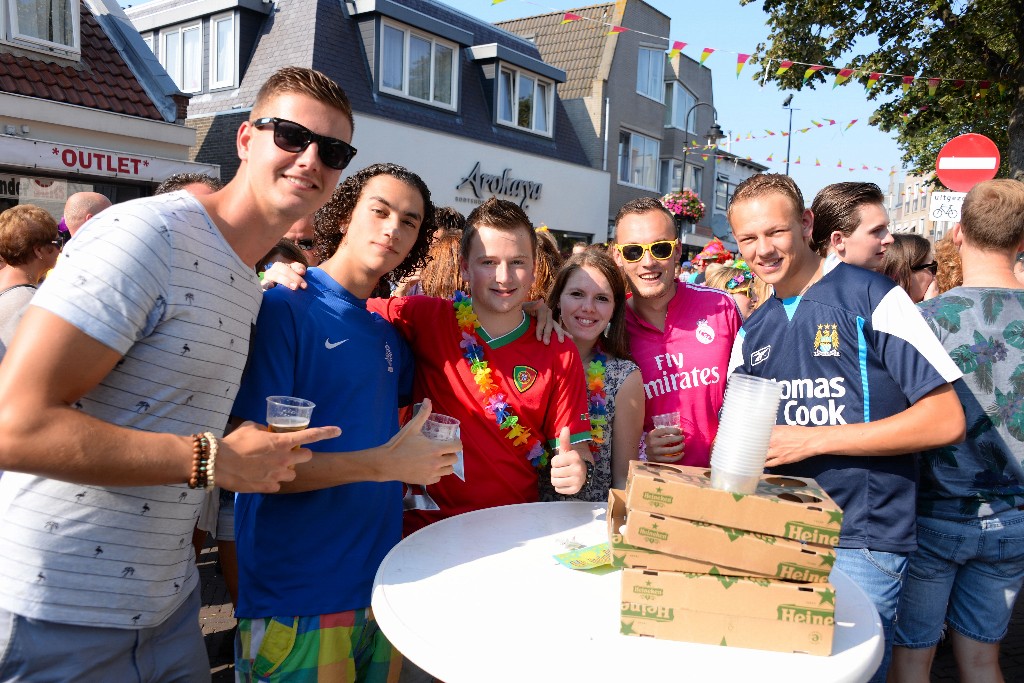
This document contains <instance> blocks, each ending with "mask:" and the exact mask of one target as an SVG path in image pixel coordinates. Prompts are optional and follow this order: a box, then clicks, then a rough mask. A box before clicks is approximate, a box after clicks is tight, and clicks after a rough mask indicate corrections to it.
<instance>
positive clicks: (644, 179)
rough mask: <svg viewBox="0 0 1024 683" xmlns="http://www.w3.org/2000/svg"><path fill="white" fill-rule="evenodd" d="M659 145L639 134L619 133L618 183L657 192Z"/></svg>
mask: <svg viewBox="0 0 1024 683" xmlns="http://www.w3.org/2000/svg"><path fill="white" fill-rule="evenodd" d="M660 146H661V145H660V143H659V142H658V141H657V140H655V139H654V138H649V137H647V136H645V135H640V134H639V133H631V132H629V131H625V130H624V131H622V132H620V133H619V182H620V183H622V184H624V185H632V186H633V187H640V188H643V189H645V190H653V191H655V192H656V191H657V190H658V150H659V148H660Z"/></svg>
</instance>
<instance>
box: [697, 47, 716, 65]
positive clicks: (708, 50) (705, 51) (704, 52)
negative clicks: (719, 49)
mask: <svg viewBox="0 0 1024 683" xmlns="http://www.w3.org/2000/svg"><path fill="white" fill-rule="evenodd" d="M714 52H715V48H713V47H706V48H704V49H703V50H701V53H700V63H701V64H703V63H704V60H706V59H707V58H708V57H710V56H711V55H712V54H713V53H714Z"/></svg>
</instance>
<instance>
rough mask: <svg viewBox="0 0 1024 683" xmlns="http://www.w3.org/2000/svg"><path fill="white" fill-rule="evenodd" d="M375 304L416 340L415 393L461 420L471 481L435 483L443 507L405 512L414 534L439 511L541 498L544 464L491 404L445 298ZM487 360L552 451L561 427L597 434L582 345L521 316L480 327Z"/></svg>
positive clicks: (581, 437) (576, 436) (576, 437)
mask: <svg viewBox="0 0 1024 683" xmlns="http://www.w3.org/2000/svg"><path fill="white" fill-rule="evenodd" d="M368 308H369V309H370V310H371V311H376V312H377V313H380V314H381V315H382V316H384V318H385V319H387V320H389V321H390V322H391V323H392V324H393V325H394V326H395V327H397V328H398V330H399V332H401V334H402V335H403V336H404V337H405V338H406V339H407V340H408V341H409V346H411V347H412V351H413V356H414V357H415V359H416V371H415V380H414V382H413V396H414V400H416V401H421V400H423V398H424V397H426V398H429V399H430V400H431V402H432V403H433V406H434V412H437V413H442V414H444V415H450V416H451V417H454V418H456V419H457V420H459V421H460V423H461V433H462V444H463V449H464V450H463V457H464V463H465V474H466V481H465V482H463V481H462V480H460V479H459V478H458V477H455V476H447V477H444V478H442V479H441V481H439V482H438V483H437V484H433V485H431V486H429V487H428V491H429V493H430V495H431V497H433V499H434V500H435V501H436V502H437V504H438V506H440V508H441V509H440V511H433V512H428V511H425V510H410V511H408V512H406V513H405V533H406V535H408V534H411V533H412V532H414V531H416V530H417V529H420V528H422V527H424V526H426V525H427V524H430V523H432V522H436V521H437V520H439V519H444V518H446V517H451V516H453V515H457V514H460V513H463V512H469V511H470V510H480V509H482V508H488V507H496V506H499V505H511V504H514V503H531V502H536V501H537V473H538V471H537V469H536V468H534V467H533V466H532V465H531V464H530V461H529V460H528V459H527V447H526V446H525V445H519V446H515V445H513V443H512V440H510V439H508V438H506V436H507V434H508V430H504V431H503V430H500V429H499V428H498V424H497V423H496V421H495V419H494V418H493V417H492V416H491V415H490V414H489V413H487V412H485V411H484V397H483V394H482V393H480V390H479V389H478V388H477V384H476V382H475V380H474V379H473V373H472V372H470V369H469V362H468V361H467V360H466V359H465V358H464V357H463V355H462V352H463V349H462V348H461V347H460V346H459V343H460V342H461V341H462V331H461V330H460V329H459V327H458V324H457V323H456V320H455V309H454V306H453V305H452V302H451V301H449V300H447V299H436V298H432V297H426V296H411V297H395V298H391V299H370V301H369V302H368ZM478 332H479V333H480V337H481V338H482V340H483V345H484V360H485V361H487V366H488V367H489V368H490V369H491V378H492V380H493V381H494V382H495V383H496V384H497V385H498V386H499V387H500V389H501V391H502V393H504V394H505V400H506V401H507V402H508V404H509V407H510V408H511V410H512V412H513V413H514V414H515V415H517V416H518V417H519V424H522V425H526V426H527V427H529V428H530V430H531V431H532V432H533V434H534V435H535V436H537V438H539V439H540V440H541V441H542V442H545V443H546V444H547V446H548V449H549V452H550V453H553V452H554V448H553V447H554V443H555V439H556V438H557V435H558V433H559V432H560V431H561V429H562V427H565V426H568V427H569V432H570V434H571V441H572V443H580V442H582V441H589V440H590V417H589V415H588V413H587V387H586V379H585V375H584V372H583V363H582V361H581V360H580V355H579V351H578V350H577V349H576V345H575V344H573V343H572V342H571V341H570V340H568V339H567V340H566V341H565V342H559V341H558V340H557V339H555V338H552V340H551V344H550V345H545V344H544V343H543V342H539V341H537V338H536V333H535V323H534V321H533V320H532V319H530V318H528V317H526V316H524V319H523V323H522V324H521V325H520V326H519V327H517V328H516V329H514V330H512V331H511V332H509V333H508V334H506V335H504V336H502V337H500V338H498V339H491V338H490V336H489V335H487V333H486V332H485V331H484V330H483V329H479V330H478Z"/></svg>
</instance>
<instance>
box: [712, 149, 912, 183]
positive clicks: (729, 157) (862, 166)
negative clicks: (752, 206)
mask: <svg viewBox="0 0 1024 683" xmlns="http://www.w3.org/2000/svg"><path fill="white" fill-rule="evenodd" d="M697 149H700V158H701V159H702V160H704V161H708V160H709V159H712V158H714V159H715V161H716V162H719V163H726V164H728V163H733V164H735V163H738V162H739V161H740V160H743V161H750V162H753V163H763V164H765V165H773V164H785V163H786V158H785V157H783V158H781V159H780V160H776V159H775V153H774V152H772V153H771V154H769V155H768V156H766V157H764V158H763V160H762V159H755V158H754V157H753V156H750V155H748V156H745V157H741V156H739V155H737V154H731V153H725V154H712V153H711V152H712V151H713V150H717V149H718V148H717V147H716V146H715V145H703V146H701V145H699V144H694V146H693V148H692V151H694V153H696V151H697ZM791 163H792V164H793V165H798V164H799V165H802V166H804V167H808V168H809V167H810V166H811V163H810V162H809V161H808V162H807V163H806V164H802V163H801V158H800V157H799V156H798V157H797V158H796V159H795V160H793V161H792V162H791ZM814 167H815V168H821V167H824V164H822V162H821V159H820V158H817V157H815V159H814ZM835 168H845V169H846V170H848V171H880V172H883V173H885V172H886V170H885V169H884V168H882V167H881V166H878V165H872V164H866V163H864V162H860V163H858V164H854V165H851V166H847V165H846V164H844V163H843V161H842V159H839V160H838V161H837V162H836V165H835ZM888 174H889V175H890V176H892V175H895V174H896V167H895V166H892V167H891V168H890V169H889V171H888Z"/></svg>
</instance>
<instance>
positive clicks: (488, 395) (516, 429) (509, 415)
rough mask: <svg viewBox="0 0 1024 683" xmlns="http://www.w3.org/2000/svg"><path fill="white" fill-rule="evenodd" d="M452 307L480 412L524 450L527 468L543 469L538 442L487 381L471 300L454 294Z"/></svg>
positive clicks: (545, 455)
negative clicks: (480, 399) (481, 403)
mask: <svg viewBox="0 0 1024 683" xmlns="http://www.w3.org/2000/svg"><path fill="white" fill-rule="evenodd" d="M452 304H453V305H454V307H455V321H456V323H457V324H458V326H459V329H460V330H462V341H460V342H459V347H460V348H462V349H463V351H462V357H463V358H465V359H466V360H467V361H469V369H470V372H472V373H473V379H474V380H475V381H476V386H477V388H478V389H479V390H480V393H481V394H483V395H484V410H485V411H486V412H487V413H488V414H489V415H491V416H492V417H493V418H494V421H495V422H496V423H497V425H498V429H499V430H500V431H503V432H507V433H506V434H505V438H506V439H510V440H511V441H512V444H513V445H515V446H522V445H525V446H526V448H527V454H526V457H527V459H528V460H529V461H530V464H532V465H533V466H534V467H544V466H545V465H547V464H548V453H547V451H546V450H544V446H543V445H542V444H541V441H540V439H538V438H537V437H535V436H534V435H533V433H532V432H531V431H530V428H529V427H525V426H523V425H521V424H519V416H518V415H515V414H514V413H513V412H512V409H511V408H510V407H509V405H508V402H507V401H506V400H505V394H503V393H501V391H500V390H499V389H498V385H497V384H495V383H494V381H493V380H492V379H491V369H490V368H489V367H487V361H485V360H484V347H483V344H481V343H480V341H482V340H481V339H480V337H479V334H478V332H477V328H479V327H480V321H479V320H477V317H476V313H474V312H473V299H471V298H470V297H468V296H466V295H465V294H463V293H462V292H455V296H454V297H453V298H452Z"/></svg>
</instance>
